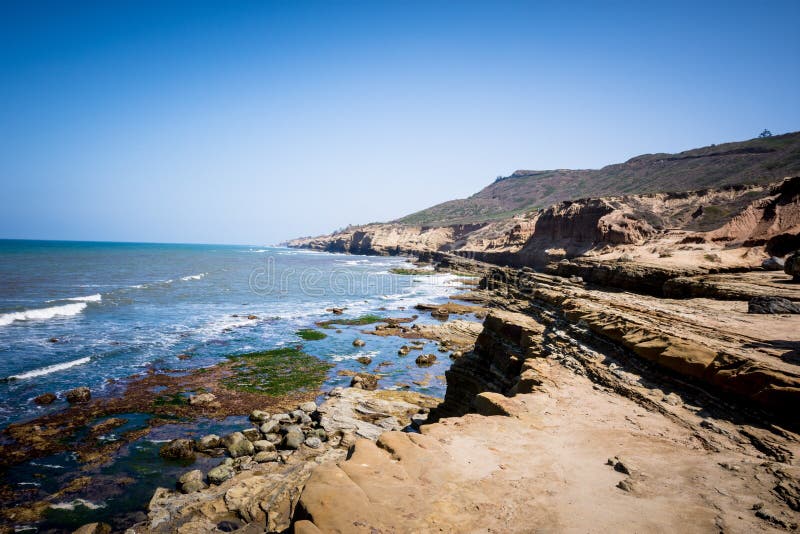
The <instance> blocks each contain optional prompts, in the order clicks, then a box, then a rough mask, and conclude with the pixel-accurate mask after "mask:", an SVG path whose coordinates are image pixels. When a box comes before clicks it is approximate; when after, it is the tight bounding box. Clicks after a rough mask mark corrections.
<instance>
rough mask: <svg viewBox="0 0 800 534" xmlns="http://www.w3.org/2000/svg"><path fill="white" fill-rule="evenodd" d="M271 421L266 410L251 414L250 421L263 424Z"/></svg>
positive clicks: (254, 411)
mask: <svg viewBox="0 0 800 534" xmlns="http://www.w3.org/2000/svg"><path fill="white" fill-rule="evenodd" d="M268 419H269V414H268V413H267V412H265V411H264V410H253V411H252V412H250V420H251V421H253V422H254V423H263V422H264V421H266V420H268Z"/></svg>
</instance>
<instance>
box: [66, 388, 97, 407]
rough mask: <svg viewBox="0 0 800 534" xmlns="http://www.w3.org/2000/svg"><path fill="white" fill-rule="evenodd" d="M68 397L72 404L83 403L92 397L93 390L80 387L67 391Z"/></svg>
mask: <svg viewBox="0 0 800 534" xmlns="http://www.w3.org/2000/svg"><path fill="white" fill-rule="evenodd" d="M66 397H67V402H68V403H70V404H82V403H86V402H89V401H90V400H91V399H92V392H91V391H90V390H89V388H87V387H79V388H75V389H71V390H69V391H67V395H66Z"/></svg>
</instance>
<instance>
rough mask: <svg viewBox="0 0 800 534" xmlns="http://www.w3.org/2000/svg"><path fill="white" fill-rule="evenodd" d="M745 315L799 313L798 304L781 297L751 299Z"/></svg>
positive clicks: (799, 305)
mask: <svg viewBox="0 0 800 534" xmlns="http://www.w3.org/2000/svg"><path fill="white" fill-rule="evenodd" d="M747 313H800V304H798V303H796V302H792V301H791V300H789V299H785V298H783V297H753V298H751V299H750V301H749V302H748V303H747Z"/></svg>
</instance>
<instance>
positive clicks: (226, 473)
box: [208, 442, 249, 484]
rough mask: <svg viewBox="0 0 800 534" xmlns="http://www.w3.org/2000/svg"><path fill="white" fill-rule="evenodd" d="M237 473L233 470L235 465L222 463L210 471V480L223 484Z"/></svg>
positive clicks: (213, 482)
mask: <svg viewBox="0 0 800 534" xmlns="http://www.w3.org/2000/svg"><path fill="white" fill-rule="evenodd" d="M248 443H249V442H248ZM235 474H236V472H235V471H234V470H233V467H231V466H230V465H226V464H220V465H218V466H217V467H215V468H214V469H212V470H210V471H209V472H208V481H209V482H210V483H212V484H222V483H223V482H225V481H226V480H228V479H230V478H233V475H235Z"/></svg>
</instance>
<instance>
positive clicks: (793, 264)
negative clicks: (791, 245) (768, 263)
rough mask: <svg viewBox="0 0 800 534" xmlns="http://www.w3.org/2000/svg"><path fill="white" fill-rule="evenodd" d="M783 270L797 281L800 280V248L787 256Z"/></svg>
mask: <svg viewBox="0 0 800 534" xmlns="http://www.w3.org/2000/svg"><path fill="white" fill-rule="evenodd" d="M783 272H785V273H786V274H788V275H790V276H791V277H792V280H794V281H795V282H800V250H798V251H797V252H795V253H794V254H792V255H791V256H789V257H788V258H786V262H785V263H784V264H783Z"/></svg>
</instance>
